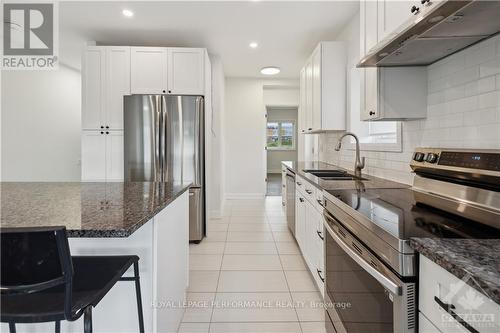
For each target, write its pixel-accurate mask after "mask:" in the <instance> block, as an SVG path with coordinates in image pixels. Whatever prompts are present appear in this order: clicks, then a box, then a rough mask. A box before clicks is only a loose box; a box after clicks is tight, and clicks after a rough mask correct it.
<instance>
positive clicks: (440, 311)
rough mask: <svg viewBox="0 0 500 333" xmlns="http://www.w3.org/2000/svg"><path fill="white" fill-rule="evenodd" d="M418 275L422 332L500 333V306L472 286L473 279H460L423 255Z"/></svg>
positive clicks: (470, 277) (467, 277)
mask: <svg viewBox="0 0 500 333" xmlns="http://www.w3.org/2000/svg"><path fill="white" fill-rule="evenodd" d="M419 275H420V281H419V293H418V310H419V312H420V313H419V324H420V330H419V332H422V333H428V332H429V333H432V332H442V333H452V332H453V333H455V332H456V333H459V332H460V333H462V332H475V331H476V332H481V333H493V332H500V305H498V304H497V303H495V302H494V301H493V300H492V299H490V298H488V296H486V295H485V294H484V293H482V292H480V291H478V289H476V288H473V287H471V286H470V285H469V283H470V284H476V282H475V280H474V278H473V277H472V276H465V277H463V278H462V279H459V278H458V277H456V276H455V275H453V274H451V273H450V272H448V271H446V270H445V269H444V268H442V267H440V266H439V265H437V264H436V263H434V262H432V261H431V260H429V259H428V258H427V257H425V256H423V255H420V266H419ZM476 285H477V284H476ZM446 309H448V310H449V311H446ZM460 321H462V323H460ZM466 325H470V326H471V329H467V328H466V327H465V326H466Z"/></svg>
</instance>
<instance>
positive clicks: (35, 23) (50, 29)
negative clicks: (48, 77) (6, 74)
mask: <svg viewBox="0 0 500 333" xmlns="http://www.w3.org/2000/svg"><path fill="white" fill-rule="evenodd" d="M2 11H3V43H2V47H3V48H2V59H1V68H2V70H52V69H57V68H58V61H57V60H58V54H57V53H58V46H59V45H58V35H59V34H58V11H57V3H56V2H35V3H24V2H3V3H2Z"/></svg>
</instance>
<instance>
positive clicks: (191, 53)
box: [168, 48, 205, 95]
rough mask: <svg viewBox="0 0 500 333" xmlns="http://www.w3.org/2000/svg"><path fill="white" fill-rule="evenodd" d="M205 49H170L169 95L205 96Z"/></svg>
mask: <svg viewBox="0 0 500 333" xmlns="http://www.w3.org/2000/svg"><path fill="white" fill-rule="evenodd" d="M204 59H205V49H196V48H169V49H168V93H170V94H175V95H181V94H182V95H204V94H205V92H204V86H205V85H204Z"/></svg>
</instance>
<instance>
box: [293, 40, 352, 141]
mask: <svg viewBox="0 0 500 333" xmlns="http://www.w3.org/2000/svg"><path fill="white" fill-rule="evenodd" d="M346 70H347V69H346V49H345V44H344V43H343V42H321V43H320V44H319V45H318V46H317V47H316V49H315V50H314V52H313V54H312V55H311V57H310V58H309V59H308V60H307V62H306V64H305V66H304V68H303V70H302V71H301V84H300V96H301V104H302V105H303V106H304V109H305V110H303V111H301V115H302V117H303V118H305V125H303V128H302V129H301V132H303V133H315V132H323V131H342V130H345V129H346ZM303 99H305V102H303V101H302V100H303Z"/></svg>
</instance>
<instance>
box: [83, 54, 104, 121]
mask: <svg viewBox="0 0 500 333" xmlns="http://www.w3.org/2000/svg"><path fill="white" fill-rule="evenodd" d="M82 61H83V63H82V65H83V66H82V67H83V68H82V78H83V82H82V127H83V129H98V128H100V127H101V126H103V125H104V108H105V98H104V96H105V85H106V83H105V75H106V50H105V48H103V47H99V46H89V47H87V48H86V50H85V52H84V53H83V59H82Z"/></svg>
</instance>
